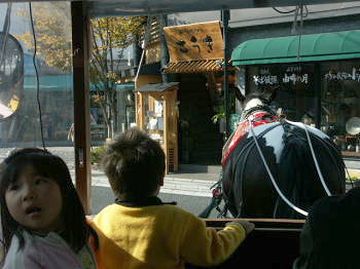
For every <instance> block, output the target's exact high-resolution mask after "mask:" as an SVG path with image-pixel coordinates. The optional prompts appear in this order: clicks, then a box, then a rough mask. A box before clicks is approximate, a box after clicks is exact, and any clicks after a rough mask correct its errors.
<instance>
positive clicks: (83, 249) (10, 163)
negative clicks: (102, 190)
mask: <svg viewBox="0 0 360 269" xmlns="http://www.w3.org/2000/svg"><path fill="white" fill-rule="evenodd" d="M0 180H1V182H0V207H1V222H2V229H3V247H4V250H5V255H6V257H5V261H4V265H3V269H25V268H31V269H38V268H39V269H40V268H42V269H43V268H46V269H64V268H69V269H95V268H96V263H95V259H94V255H93V252H92V250H91V249H90V248H89V246H88V243H87V242H88V240H89V239H90V238H95V241H97V237H96V234H95V232H94V231H93V230H92V229H91V228H90V227H89V226H88V225H87V223H86V219H85V213H84V209H83V207H82V205H81V202H80V199H79V197H78V195H77V192H76V190H75V188H74V185H73V183H72V181H71V176H70V172H69V170H68V168H67V166H66V164H65V163H64V161H63V160H62V159H61V158H59V157H58V156H55V155H53V154H51V153H50V152H48V151H46V150H42V149H37V148H26V149H22V150H19V151H15V152H12V153H11V155H10V156H9V157H7V158H6V159H5V160H4V161H3V162H2V163H1V166H0Z"/></svg>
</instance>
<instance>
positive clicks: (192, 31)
mask: <svg viewBox="0 0 360 269" xmlns="http://www.w3.org/2000/svg"><path fill="white" fill-rule="evenodd" d="M164 33H165V38H166V43H167V45H168V50H169V54H170V62H172V63H177V62H184V61H196V60H216V59H223V58H224V41H223V38H222V32H221V25H220V22H219V21H212V22H205V23H194V24H188V25H178V26H170V27H165V28H164Z"/></svg>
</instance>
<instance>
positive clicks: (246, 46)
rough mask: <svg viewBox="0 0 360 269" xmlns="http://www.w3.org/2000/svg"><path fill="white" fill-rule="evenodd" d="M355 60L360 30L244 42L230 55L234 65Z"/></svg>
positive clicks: (357, 55)
mask: <svg viewBox="0 0 360 269" xmlns="http://www.w3.org/2000/svg"><path fill="white" fill-rule="evenodd" d="M299 38H300V42H299ZM299 45H300V46H299ZM298 55H299V57H298ZM353 58H360V30H355V31H346V32H336V33H324V34H313V35H302V36H301V37H299V36H287V37H278V38H265V39H253V40H248V41H245V42H243V43H241V44H240V45H239V46H237V47H236V48H235V49H234V50H233V52H232V55H231V61H232V64H233V65H234V66H237V65H254V64H275V63H296V62H314V61H317V62H319V61H330V60H345V59H353Z"/></svg>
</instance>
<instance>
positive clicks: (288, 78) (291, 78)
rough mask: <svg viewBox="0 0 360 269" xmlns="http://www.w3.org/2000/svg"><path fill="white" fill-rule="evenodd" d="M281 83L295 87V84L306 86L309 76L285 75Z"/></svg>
mask: <svg viewBox="0 0 360 269" xmlns="http://www.w3.org/2000/svg"><path fill="white" fill-rule="evenodd" d="M283 82H284V83H292V84H293V85H295V83H296V82H300V83H305V84H308V82H309V75H308V74H303V75H297V74H294V73H293V74H291V75H288V74H285V75H284V78H283Z"/></svg>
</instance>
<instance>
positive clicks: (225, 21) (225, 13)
mask: <svg viewBox="0 0 360 269" xmlns="http://www.w3.org/2000/svg"><path fill="white" fill-rule="evenodd" d="M229 20H230V11H229V10H228V9H222V10H221V21H222V32H223V40H224V85H223V87H224V110H225V134H224V141H226V140H227V138H228V137H229V135H230V98H229V85H228V68H227V66H228V61H229V50H228V47H227V46H228V45H227V41H228V40H227V39H228V36H227V31H228V26H229Z"/></svg>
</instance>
